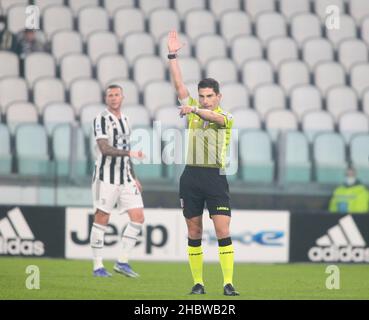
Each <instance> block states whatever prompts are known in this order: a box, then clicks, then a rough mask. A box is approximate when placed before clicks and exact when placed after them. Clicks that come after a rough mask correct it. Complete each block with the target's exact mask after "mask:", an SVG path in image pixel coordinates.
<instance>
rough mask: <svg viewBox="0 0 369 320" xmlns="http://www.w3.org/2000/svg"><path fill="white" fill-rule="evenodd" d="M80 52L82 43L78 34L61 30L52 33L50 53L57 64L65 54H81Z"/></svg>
mask: <svg viewBox="0 0 369 320" xmlns="http://www.w3.org/2000/svg"><path fill="white" fill-rule="evenodd" d="M82 52H83V43H82V38H81V35H80V34H79V32H76V31H69V30H66V31H64V30H62V31H57V32H55V33H54V35H53V37H52V39H51V53H52V54H53V56H54V58H55V59H56V61H57V63H60V61H61V59H62V58H63V57H64V56H65V55H67V54H70V53H79V54H81V53H82Z"/></svg>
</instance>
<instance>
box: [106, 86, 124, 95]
mask: <svg viewBox="0 0 369 320" xmlns="http://www.w3.org/2000/svg"><path fill="white" fill-rule="evenodd" d="M109 89H120V92H121V93H122V95H123V88H122V87H121V86H119V85H117V84H111V85H110V86H108V87H107V88H106V90H105V96H106V94H107V92H108V90H109Z"/></svg>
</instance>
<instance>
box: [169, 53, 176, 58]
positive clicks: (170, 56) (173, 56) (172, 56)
mask: <svg viewBox="0 0 369 320" xmlns="http://www.w3.org/2000/svg"><path fill="white" fill-rule="evenodd" d="M168 59H177V54H176V53H169V54H168Z"/></svg>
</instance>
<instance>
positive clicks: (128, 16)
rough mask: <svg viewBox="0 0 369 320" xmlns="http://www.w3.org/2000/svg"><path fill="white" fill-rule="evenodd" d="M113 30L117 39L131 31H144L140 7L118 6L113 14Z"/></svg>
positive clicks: (143, 19) (143, 20) (143, 18)
mask: <svg viewBox="0 0 369 320" xmlns="http://www.w3.org/2000/svg"><path fill="white" fill-rule="evenodd" d="M114 32H115V34H116V35H117V36H118V37H119V39H121V38H124V37H125V36H127V35H128V34H130V33H133V32H145V17H144V14H143V13H142V11H141V10H140V9H137V8H120V9H118V11H117V12H116V13H115V14H114Z"/></svg>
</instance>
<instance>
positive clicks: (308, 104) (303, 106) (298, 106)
mask: <svg viewBox="0 0 369 320" xmlns="http://www.w3.org/2000/svg"><path fill="white" fill-rule="evenodd" d="M290 103H291V110H292V111H293V112H294V113H295V114H296V115H297V117H298V119H299V121H301V120H302V118H303V116H304V114H305V113H306V112H309V111H313V110H321V109H322V108H323V103H322V96H321V95H320V92H319V90H318V89H317V88H316V87H315V86H312V85H302V86H298V87H295V88H294V89H293V90H292V91H291V94H290Z"/></svg>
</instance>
